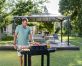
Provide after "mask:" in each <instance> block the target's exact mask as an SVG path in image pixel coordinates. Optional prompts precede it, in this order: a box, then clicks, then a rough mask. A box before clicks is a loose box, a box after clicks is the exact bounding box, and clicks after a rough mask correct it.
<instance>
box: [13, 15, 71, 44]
mask: <svg viewBox="0 0 82 66" xmlns="http://www.w3.org/2000/svg"><path fill="white" fill-rule="evenodd" d="M21 18H28V20H29V21H30V22H55V21H56V22H60V24H61V42H62V41H63V39H62V23H63V21H64V20H68V45H69V22H70V16H62V15H61V16H57V15H50V14H48V15H45V14H40V15H30V16H14V25H15V22H16V21H15V20H17V19H21ZM14 28H15V27H14Z"/></svg>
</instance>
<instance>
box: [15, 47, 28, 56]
mask: <svg viewBox="0 0 82 66" xmlns="http://www.w3.org/2000/svg"><path fill="white" fill-rule="evenodd" d="M22 46H25V47H28V46H29V45H17V54H18V56H23V54H21V52H20V51H19V50H20V49H21V47H22Z"/></svg>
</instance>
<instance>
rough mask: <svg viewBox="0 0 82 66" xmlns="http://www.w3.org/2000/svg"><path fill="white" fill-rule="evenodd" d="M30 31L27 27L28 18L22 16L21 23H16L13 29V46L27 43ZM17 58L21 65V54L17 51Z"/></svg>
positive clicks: (29, 38) (17, 46)
mask: <svg viewBox="0 0 82 66" xmlns="http://www.w3.org/2000/svg"><path fill="white" fill-rule="evenodd" d="M31 39H32V37H31V32H30V28H29V27H28V19H26V18H23V19H22V24H21V25H18V26H17V27H16V30H15V34H14V48H15V49H20V48H21V47H22V46H27V45H29V43H28V42H29V40H31ZM17 53H18V56H19V60H20V66H22V65H23V55H22V54H21V53H20V52H19V51H17Z"/></svg>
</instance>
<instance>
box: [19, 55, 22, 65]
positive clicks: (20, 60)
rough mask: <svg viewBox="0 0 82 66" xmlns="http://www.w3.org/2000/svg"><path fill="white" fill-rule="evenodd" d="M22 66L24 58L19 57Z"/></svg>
mask: <svg viewBox="0 0 82 66" xmlns="http://www.w3.org/2000/svg"><path fill="white" fill-rule="evenodd" d="M19 62H20V66H23V56H19Z"/></svg>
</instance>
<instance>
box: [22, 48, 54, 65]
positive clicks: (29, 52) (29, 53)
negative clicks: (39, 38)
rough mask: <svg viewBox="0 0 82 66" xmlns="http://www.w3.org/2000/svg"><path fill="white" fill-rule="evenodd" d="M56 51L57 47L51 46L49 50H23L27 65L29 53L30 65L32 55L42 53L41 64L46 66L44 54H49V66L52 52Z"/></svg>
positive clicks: (29, 63)
mask: <svg viewBox="0 0 82 66" xmlns="http://www.w3.org/2000/svg"><path fill="white" fill-rule="evenodd" d="M51 52H55V48H49V49H47V50H30V51H21V53H22V54H23V55H24V66H27V55H28V66H31V56H34V55H41V66H44V55H46V56H47V66H50V53H51Z"/></svg>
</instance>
